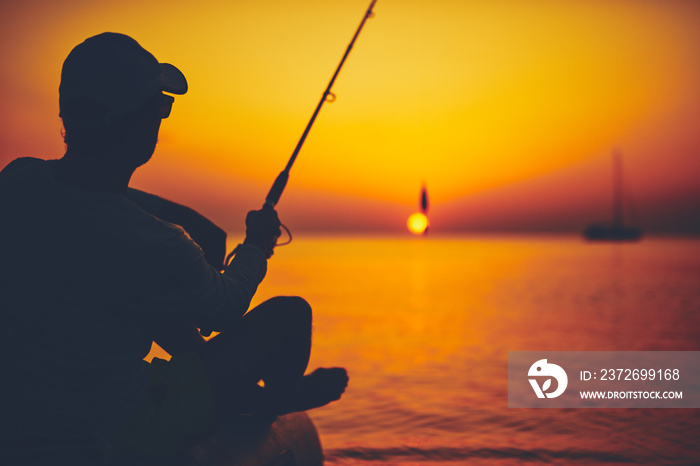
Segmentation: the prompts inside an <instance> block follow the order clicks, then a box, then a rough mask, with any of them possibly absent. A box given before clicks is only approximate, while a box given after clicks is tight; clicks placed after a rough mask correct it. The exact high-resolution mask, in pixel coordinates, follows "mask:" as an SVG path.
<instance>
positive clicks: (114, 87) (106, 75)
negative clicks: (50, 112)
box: [58, 32, 187, 127]
mask: <svg viewBox="0 0 700 466" xmlns="http://www.w3.org/2000/svg"><path fill="white" fill-rule="evenodd" d="M160 92H168V93H171V94H180V95H182V94H184V93H186V92H187V80H186V79H185V75H184V74H182V72H181V71H180V70H179V69H177V68H176V67H175V66H173V65H171V64H169V63H159V62H158V60H156V58H155V57H154V56H153V55H152V54H151V53H150V52H148V51H147V50H146V49H144V48H143V47H141V45H139V43H138V42H136V41H135V40H134V39H132V38H131V37H129V36H127V35H124V34H118V33H114V32H105V33H102V34H98V35H96V36H93V37H90V38H88V39H86V40H85V41H84V42H83V43H81V44H78V45H77V46H76V47H75V48H74V49H73V50H72V51H71V52H70V54H68V57H67V58H66V60H65V61H64V62H63V69H62V71H61V84H60V86H59V88H58V93H59V107H60V113H59V116H60V117H61V118H62V119H63V121H64V123H67V124H70V125H73V126H81V127H100V126H109V125H111V124H112V122H114V121H115V120H117V119H118V118H120V117H122V116H124V115H126V114H127V113H129V112H130V111H132V110H135V109H137V108H138V107H140V106H141V105H143V104H145V103H146V102H148V101H149V100H150V99H151V98H153V97H154V96H155V95H156V94H158V93H160Z"/></svg>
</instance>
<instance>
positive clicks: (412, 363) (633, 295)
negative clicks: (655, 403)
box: [256, 237, 700, 465]
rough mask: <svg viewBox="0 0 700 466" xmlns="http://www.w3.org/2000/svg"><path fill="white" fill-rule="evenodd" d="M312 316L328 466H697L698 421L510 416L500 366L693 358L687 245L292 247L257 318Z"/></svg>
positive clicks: (280, 258) (618, 412)
mask: <svg viewBox="0 0 700 466" xmlns="http://www.w3.org/2000/svg"><path fill="white" fill-rule="evenodd" d="M274 295H301V296H303V297H305V298H306V299H307V300H308V301H309V302H310V303H311V305H312V307H313V308H314V312H315V324H314V348H313V351H312V361H311V367H315V366H334V365H338V366H343V367H346V368H347V369H348V372H349V373H350V377H351V380H350V386H349V388H348V390H347V392H346V394H345V395H344V397H343V399H342V400H341V401H340V402H337V403H334V404H331V405H329V406H327V407H324V408H321V409H317V410H315V411H311V413H310V414H311V416H312V418H313V419H314V421H315V423H316V426H317V428H318V430H319V433H320V435H321V441H322V443H323V445H324V448H325V451H326V456H327V463H328V464H338V465H350V464H354V465H374V464H404V465H417V464H439V463H451V464H475V465H481V464H488V465H501V464H503V465H510V464H537V463H548V464H581V465H583V464H618V463H626V464H630V463H631V464H700V446H699V444H700V441H699V440H698V438H699V437H700V435H699V434H700V410H692V409H539V410H535V409H509V408H508V407H507V398H508V397H507V389H508V387H507V357H508V351H535V350H545V351H547V350H559V351H600V350H607V351H617V350H620V351H621V350H626V351H630V350H645V351H652V350H659V351H660V350H664V351H673V350H686V351H687V350H694V351H699V350H700V241H698V240H663V239H645V240H644V241H642V242H640V243H637V244H587V243H585V242H583V241H582V240H581V239H579V238H576V237H530V238H527V237H526V238H523V237H500V238H478V237H460V238H438V237H429V238H303V239H295V241H294V243H293V244H292V245H290V246H288V247H285V248H279V249H278V251H277V252H276V254H275V256H274V257H273V259H272V261H271V262H270V266H269V272H268V276H267V278H266V280H265V282H264V283H263V284H262V285H261V287H260V288H259V291H258V296H257V297H256V302H259V301H261V300H263V299H267V298H269V297H271V296H274Z"/></svg>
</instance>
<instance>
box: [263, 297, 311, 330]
mask: <svg viewBox="0 0 700 466" xmlns="http://www.w3.org/2000/svg"><path fill="white" fill-rule="evenodd" d="M267 302H268V303H270V305H271V306H272V307H273V308H274V309H275V312H278V313H280V314H283V315H284V318H285V319H286V318H291V320H293V321H295V322H296V323H298V324H301V325H304V326H309V327H310V326H311V320H312V311H311V306H310V305H309V303H308V302H307V301H306V300H305V299H304V298H301V297H299V296H276V297H274V298H272V299H270V300H269V301H267Z"/></svg>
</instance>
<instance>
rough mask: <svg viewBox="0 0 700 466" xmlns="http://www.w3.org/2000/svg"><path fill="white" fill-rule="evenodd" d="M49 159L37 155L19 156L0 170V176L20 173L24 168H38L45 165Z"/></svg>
mask: <svg viewBox="0 0 700 466" xmlns="http://www.w3.org/2000/svg"><path fill="white" fill-rule="evenodd" d="M47 163H48V161H47V160H44V159H38V158H36V157H19V158H17V159H14V160H13V161H12V162H10V163H8V164H7V165H6V166H5V168H3V169H2V171H0V176H7V175H11V174H15V173H18V172H20V171H23V170H36V169H41V168H42V167H45V166H46V164H47Z"/></svg>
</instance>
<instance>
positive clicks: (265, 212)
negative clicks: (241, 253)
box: [243, 209, 282, 259]
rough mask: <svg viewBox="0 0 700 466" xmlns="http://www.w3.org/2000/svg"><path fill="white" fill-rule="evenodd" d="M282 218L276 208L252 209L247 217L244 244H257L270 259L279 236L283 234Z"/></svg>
mask: <svg viewBox="0 0 700 466" xmlns="http://www.w3.org/2000/svg"><path fill="white" fill-rule="evenodd" d="M280 225H281V223H280V219H279V218H278V217H277V211H275V209H262V210H251V211H250V212H248V215H247V216H246V219H245V226H246V232H245V235H246V236H245V241H243V244H252V245H254V246H257V247H258V248H260V250H262V252H263V253H264V254H265V257H267V258H268V259H269V258H270V256H272V254H273V253H274V249H275V244H276V243H277V238H279V237H280V235H281V234H282V230H280Z"/></svg>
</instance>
